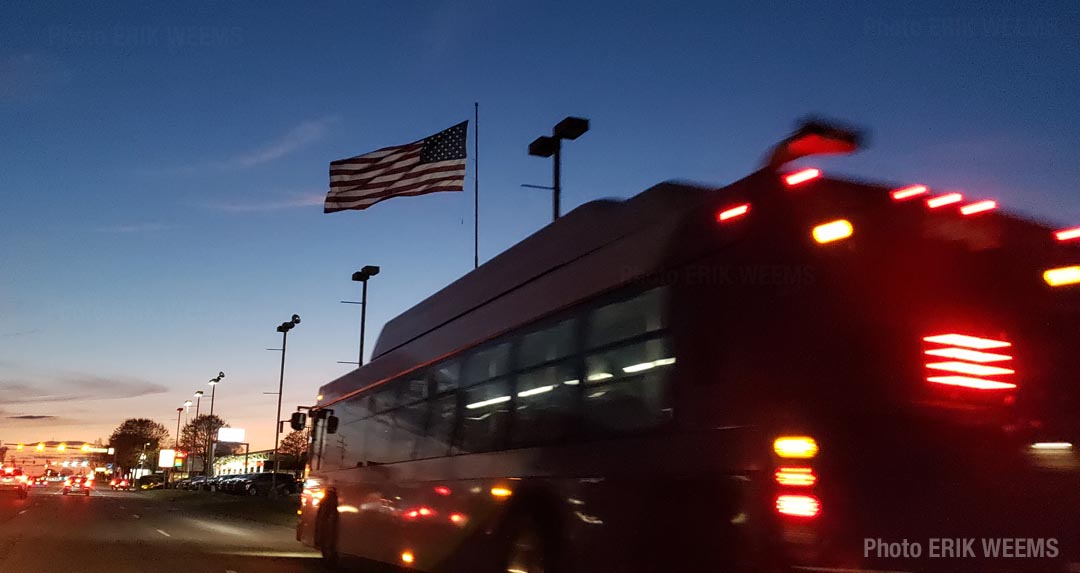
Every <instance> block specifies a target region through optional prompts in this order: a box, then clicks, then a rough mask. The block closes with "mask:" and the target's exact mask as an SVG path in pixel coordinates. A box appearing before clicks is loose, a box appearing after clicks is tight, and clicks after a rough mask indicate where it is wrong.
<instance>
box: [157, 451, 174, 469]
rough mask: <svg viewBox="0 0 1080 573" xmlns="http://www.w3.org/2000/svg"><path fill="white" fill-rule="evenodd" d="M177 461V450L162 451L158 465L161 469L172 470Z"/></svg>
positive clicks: (159, 454)
mask: <svg viewBox="0 0 1080 573" xmlns="http://www.w3.org/2000/svg"><path fill="white" fill-rule="evenodd" d="M175 460H176V450H161V451H159V452H158V462H157V465H158V467H159V468H171V467H173V462H174V461H175Z"/></svg>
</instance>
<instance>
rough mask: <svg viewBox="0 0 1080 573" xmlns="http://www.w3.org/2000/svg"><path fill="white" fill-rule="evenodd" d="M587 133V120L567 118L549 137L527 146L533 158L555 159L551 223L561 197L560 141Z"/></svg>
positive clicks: (543, 136) (556, 212)
mask: <svg viewBox="0 0 1080 573" xmlns="http://www.w3.org/2000/svg"><path fill="white" fill-rule="evenodd" d="M586 131H589V120H587V119H585V118H582V117H567V118H566V119H564V120H562V121H560V122H559V123H557V124H555V127H554V128H552V130H551V135H550V136H547V135H542V136H540V137H537V138H536V139H535V140H533V142H532V143H530V144H529V155H532V156H534V157H551V156H554V157H555V161H554V164H555V168H554V171H553V172H552V178H551V179H552V182H551V191H552V221H554V220H555V219H558V218H559V200H560V196H561V195H562V175H561V173H562V140H564V139H571V140H573V139H577V138H579V137H581V136H582V135H583V134H584V133H585V132H586Z"/></svg>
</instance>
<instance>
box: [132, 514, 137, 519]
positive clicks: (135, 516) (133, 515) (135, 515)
mask: <svg viewBox="0 0 1080 573" xmlns="http://www.w3.org/2000/svg"><path fill="white" fill-rule="evenodd" d="M131 517H134V518H135V519H139V514H137V513H133V514H131Z"/></svg>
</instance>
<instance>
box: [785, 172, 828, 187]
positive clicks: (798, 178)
mask: <svg viewBox="0 0 1080 573" xmlns="http://www.w3.org/2000/svg"><path fill="white" fill-rule="evenodd" d="M818 177H821V170H820V169H814V168H810V169H803V170H802V171H796V172H795V173H790V174H788V175H785V176H784V183H787V185H788V187H794V186H796V185H800V184H802V183H806V182H807V181H811V180H814V179H817V178H818Z"/></svg>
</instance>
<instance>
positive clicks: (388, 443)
mask: <svg viewBox="0 0 1080 573" xmlns="http://www.w3.org/2000/svg"><path fill="white" fill-rule="evenodd" d="M364 437H365V439H366V442H365V443H364V445H365V446H366V447H365V448H364V449H365V450H366V451H365V453H366V454H367V463H368V465H380V464H388V463H392V462H398V461H401V459H402V455H401V451H400V450H402V449H404V448H402V447H401V446H400V444H397V443H395V442H394V416H393V414H391V413H384V414H379V415H378V416H375V417H373V418H368V419H367V420H365V421H364Z"/></svg>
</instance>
